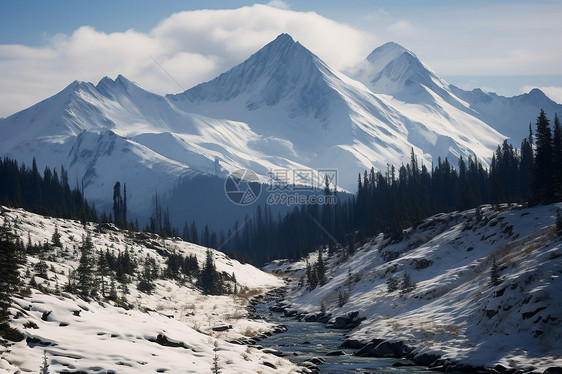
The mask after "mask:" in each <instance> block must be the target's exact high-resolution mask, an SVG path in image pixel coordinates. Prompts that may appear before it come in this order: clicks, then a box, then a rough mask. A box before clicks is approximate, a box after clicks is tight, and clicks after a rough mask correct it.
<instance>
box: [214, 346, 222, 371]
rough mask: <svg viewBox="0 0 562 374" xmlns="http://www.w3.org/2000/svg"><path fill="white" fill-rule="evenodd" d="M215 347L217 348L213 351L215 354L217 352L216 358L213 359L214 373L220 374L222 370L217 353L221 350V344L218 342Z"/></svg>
mask: <svg viewBox="0 0 562 374" xmlns="http://www.w3.org/2000/svg"><path fill="white" fill-rule="evenodd" d="M214 346H215V348H214V349H213V352H215V356H214V357H213V368H212V373H213V374H220V373H221V370H220V366H219V356H218V354H217V351H218V350H219V343H218V342H217V341H215V344H214Z"/></svg>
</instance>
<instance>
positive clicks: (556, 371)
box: [543, 366, 562, 374]
mask: <svg viewBox="0 0 562 374" xmlns="http://www.w3.org/2000/svg"><path fill="white" fill-rule="evenodd" d="M543 374H562V368H561V367H554V366H553V367H550V368H548V369H546V370H545V371H544V372H543Z"/></svg>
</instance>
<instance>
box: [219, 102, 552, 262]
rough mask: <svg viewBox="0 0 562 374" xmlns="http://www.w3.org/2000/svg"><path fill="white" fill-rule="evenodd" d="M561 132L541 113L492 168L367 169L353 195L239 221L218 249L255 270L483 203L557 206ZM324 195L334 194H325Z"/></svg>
mask: <svg viewBox="0 0 562 374" xmlns="http://www.w3.org/2000/svg"><path fill="white" fill-rule="evenodd" d="M561 144H562V130H561V126H560V121H559V118H558V117H557V116H556V115H555V117H554V121H553V124H551V123H550V120H549V119H548V118H547V116H546V114H545V113H544V111H542V110H541V112H540V114H539V116H538V117H537V121H536V124H535V129H534V133H533V128H532V126H531V125H529V136H528V137H527V138H526V139H524V140H523V141H522V143H521V146H520V148H519V149H517V148H515V147H513V145H511V144H509V143H508V141H507V140H506V141H504V142H503V144H501V145H498V148H497V149H496V151H495V153H494V155H493V156H492V161H491V165H490V168H489V169H487V168H485V167H484V166H483V165H482V163H481V162H480V161H479V160H478V159H477V158H476V157H468V159H464V158H462V157H461V158H460V160H459V162H458V164H457V165H452V164H451V163H450V162H449V161H448V160H447V159H444V160H441V159H438V160H437V162H436V164H434V165H431V166H430V167H428V166H426V165H420V163H419V162H418V160H417V158H416V155H415V154H414V152H413V151H412V154H411V159H410V162H409V163H408V164H406V165H401V166H400V167H399V168H396V167H395V166H392V165H389V166H388V168H387V170H386V171H383V172H381V171H375V170H374V169H371V170H369V171H365V172H364V173H363V174H360V175H359V176H358V180H357V193H356V195H354V196H353V197H352V198H351V199H348V200H346V201H343V202H342V201H340V202H339V203H338V204H336V205H335V206H334V205H324V206H319V205H306V206H298V207H295V208H294V209H293V211H292V212H290V213H289V214H287V215H286V216H285V217H283V218H279V219H278V220H275V219H274V218H273V217H271V214H270V211H269V209H268V207H267V206H264V207H261V206H259V207H257V209H256V213H255V214H254V215H253V216H252V217H247V218H246V220H245V221H244V222H242V223H239V222H237V223H236V224H235V226H234V227H233V230H232V232H229V235H227V238H229V239H227V240H226V241H225V242H224V243H223V244H222V247H221V248H219V249H222V250H225V248H226V249H228V250H230V251H232V252H234V253H236V254H237V255H238V256H239V257H241V258H245V259H247V260H248V261H251V262H252V263H254V264H258V265H261V264H263V263H265V262H267V261H270V260H273V259H278V258H289V259H297V258H300V257H301V256H302V255H304V254H306V253H308V252H310V251H311V250H314V249H315V248H318V247H320V246H326V247H328V248H329V249H330V250H331V251H335V250H344V251H348V253H350V252H353V251H354V249H355V247H356V246H357V245H358V244H359V243H362V242H363V241H364V240H365V239H367V238H369V237H371V236H373V235H376V234H378V233H380V232H383V233H385V235H395V236H399V235H401V233H402V230H403V229H405V228H407V227H410V226H412V225H415V224H416V223H418V222H420V221H421V220H422V219H424V218H426V217H429V216H431V215H433V214H437V213H446V212H452V211H455V210H465V209H470V208H474V207H477V206H479V205H481V204H487V203H492V204H496V203H528V204H530V205H536V204H548V203H552V202H555V201H560V200H562V146H561ZM324 193H325V194H334V193H336V192H334V191H330V190H329V189H328V188H326V189H325V190H324Z"/></svg>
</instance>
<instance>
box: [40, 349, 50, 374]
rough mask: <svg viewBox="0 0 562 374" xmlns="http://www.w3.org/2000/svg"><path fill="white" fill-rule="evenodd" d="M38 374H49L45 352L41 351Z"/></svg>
mask: <svg viewBox="0 0 562 374" xmlns="http://www.w3.org/2000/svg"><path fill="white" fill-rule="evenodd" d="M39 374H49V361H47V352H46V351H43V365H41V371H40V372H39Z"/></svg>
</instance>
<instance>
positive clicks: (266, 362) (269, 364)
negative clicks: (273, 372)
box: [262, 361, 277, 369]
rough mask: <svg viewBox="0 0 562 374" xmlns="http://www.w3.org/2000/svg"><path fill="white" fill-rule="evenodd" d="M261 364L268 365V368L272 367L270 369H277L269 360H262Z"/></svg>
mask: <svg viewBox="0 0 562 374" xmlns="http://www.w3.org/2000/svg"><path fill="white" fill-rule="evenodd" d="M262 365H264V366H267V367H270V368H272V369H277V366H275V365H273V364H272V363H271V362H269V361H264V362H262Z"/></svg>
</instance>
